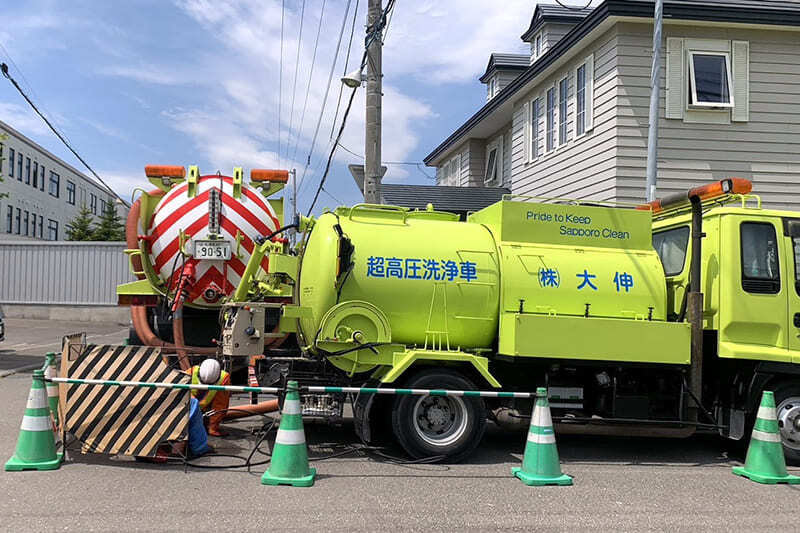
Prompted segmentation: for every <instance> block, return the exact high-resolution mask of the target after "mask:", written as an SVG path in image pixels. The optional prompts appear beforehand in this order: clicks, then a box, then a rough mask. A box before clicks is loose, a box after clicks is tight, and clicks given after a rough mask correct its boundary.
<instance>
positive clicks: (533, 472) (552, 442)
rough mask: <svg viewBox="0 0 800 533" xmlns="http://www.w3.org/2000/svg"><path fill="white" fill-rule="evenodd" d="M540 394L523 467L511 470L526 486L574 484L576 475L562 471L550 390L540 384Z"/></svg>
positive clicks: (538, 393)
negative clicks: (551, 413)
mask: <svg viewBox="0 0 800 533" xmlns="http://www.w3.org/2000/svg"><path fill="white" fill-rule="evenodd" d="M536 396H537V399H536V406H535V407H534V409H533V416H532V417H531V426H530V429H529V430H528V441H527V442H526V444H525V455H523V457H522V467H521V468H520V467H515V468H512V469H511V473H512V474H514V476H515V477H518V478H519V479H520V480H522V482H523V483H525V484H526V485H536V486H539V485H572V478H571V477H570V476H568V475H566V474H563V473H562V472H561V465H560V464H559V462H558V449H557V448H556V435H555V433H554V432H553V419H552V417H551V416H550V405H549V404H548V403H547V389H545V388H543V387H539V388H538V389H536Z"/></svg>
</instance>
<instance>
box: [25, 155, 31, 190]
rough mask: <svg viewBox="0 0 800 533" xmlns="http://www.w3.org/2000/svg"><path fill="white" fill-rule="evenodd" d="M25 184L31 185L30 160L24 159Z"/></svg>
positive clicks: (28, 158)
mask: <svg viewBox="0 0 800 533" xmlns="http://www.w3.org/2000/svg"><path fill="white" fill-rule="evenodd" d="M25 184H26V185H30V184H31V158H30V157H26V158H25Z"/></svg>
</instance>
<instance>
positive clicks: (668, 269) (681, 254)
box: [653, 226, 689, 276]
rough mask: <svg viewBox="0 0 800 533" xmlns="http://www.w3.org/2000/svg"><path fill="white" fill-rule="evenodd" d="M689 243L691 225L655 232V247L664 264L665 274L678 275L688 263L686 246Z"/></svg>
mask: <svg viewBox="0 0 800 533" xmlns="http://www.w3.org/2000/svg"><path fill="white" fill-rule="evenodd" d="M688 244H689V226H681V227H679V228H672V229H668V230H666V231H659V232H658V233H654V234H653V248H655V249H656V252H658V256H659V257H660V258H661V264H662V265H664V274H666V275H667V276H677V275H678V274H680V273H681V272H683V265H684V264H685V263H686V247H687V245H688Z"/></svg>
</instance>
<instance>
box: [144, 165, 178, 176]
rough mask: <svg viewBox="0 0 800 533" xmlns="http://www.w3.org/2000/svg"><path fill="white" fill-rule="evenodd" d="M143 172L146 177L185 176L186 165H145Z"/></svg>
mask: <svg viewBox="0 0 800 533" xmlns="http://www.w3.org/2000/svg"><path fill="white" fill-rule="evenodd" d="M144 174H145V176H147V177H148V178H185V177H186V167H181V166H177V165H147V166H146V167H144Z"/></svg>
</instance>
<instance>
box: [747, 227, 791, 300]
mask: <svg viewBox="0 0 800 533" xmlns="http://www.w3.org/2000/svg"><path fill="white" fill-rule="evenodd" d="M745 226H765V227H767V228H770V229H771V230H772V235H773V238H774V242H775V253H776V254H777V257H776V258H775V268H776V274H775V277H774V278H772V279H767V278H756V277H750V276H747V277H746V276H745V265H744V240H743V239H742V236H743V229H744V227H745ZM739 268H740V269H741V275H740V283H741V286H742V290H743V291H744V292H746V293H749V294H780V292H781V258H780V243H779V242H778V231H777V230H776V229H775V225H774V224H772V223H771V222H759V221H755V220H745V221H742V222H741V223H740V224H739ZM769 283H772V286H771V287H770V288H766V286H767V284H769Z"/></svg>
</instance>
